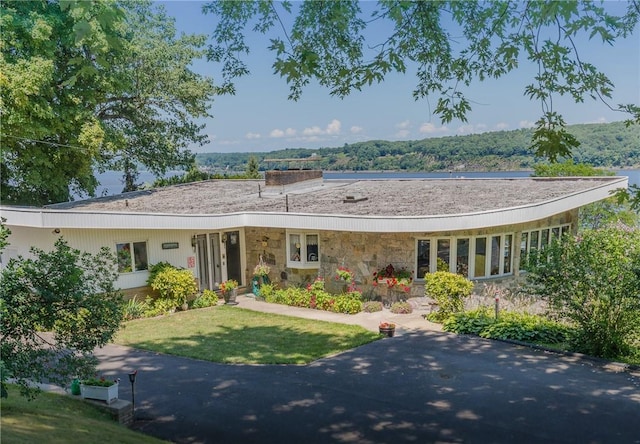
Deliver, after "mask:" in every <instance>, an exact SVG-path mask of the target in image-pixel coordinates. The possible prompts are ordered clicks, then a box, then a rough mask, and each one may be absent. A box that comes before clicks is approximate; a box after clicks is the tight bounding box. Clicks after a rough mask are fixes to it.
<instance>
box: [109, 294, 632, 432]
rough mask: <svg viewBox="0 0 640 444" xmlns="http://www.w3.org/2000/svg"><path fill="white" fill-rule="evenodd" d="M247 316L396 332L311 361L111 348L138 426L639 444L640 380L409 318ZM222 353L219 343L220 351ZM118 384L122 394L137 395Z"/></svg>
mask: <svg viewBox="0 0 640 444" xmlns="http://www.w3.org/2000/svg"><path fill="white" fill-rule="evenodd" d="M238 300H239V305H238V306H239V307H242V308H247V309H254V310H260V311H269V312H273V313H280V314H285V315H295V316H299V317H307V318H313V319H323V320H329V321H337V322H346V323H350V324H358V325H362V326H364V327H366V328H369V329H372V330H375V331H377V326H378V323H379V322H380V321H381V320H384V321H391V322H396V323H397V324H398V334H397V335H396V337H394V338H385V339H382V340H380V341H376V342H374V343H371V344H367V345H365V346H362V347H358V348H357V349H354V350H350V351H348V352H345V353H342V354H340V355H337V356H332V357H329V358H325V359H321V360H318V361H316V362H314V363H312V364H310V365H306V366H295V365H222V364H214V363H210V362H204V361H198V360H194V359H186V358H179V357H174V356H167V355H161V354H157V353H150V352H145V351H140V350H135V349H130V348H127V347H121V346H116V345H109V346H107V347H105V348H103V349H100V350H98V351H97V353H96V355H97V356H98V358H99V359H100V370H101V371H102V372H103V373H104V374H105V375H108V376H114V377H120V378H122V379H123V381H126V380H127V376H126V375H127V373H128V372H130V371H132V370H138V371H139V373H138V380H137V383H136V392H135V395H136V417H137V421H136V423H135V424H134V428H135V429H137V430H140V431H142V432H144V433H147V434H150V435H154V436H157V437H159V438H163V439H165V440H168V441H171V442H176V443H189V444H195V443H305V444H310V443H362V444H368V443H462V442H464V443H516V442H517V443H518V444H523V443H616V444H617V443H622V444H624V443H630V444H639V443H640V422H639V421H638V419H639V418H640V373H637V372H636V373H634V372H624V371H621V369H620V368H618V367H615V366H614V367H611V368H608V367H607V366H602V365H599V364H597V363H595V362H594V361H590V360H583V359H579V358H577V357H570V356H562V355H557V354H550V353H546V352H544V351H541V350H533V349H530V348H527V347H522V346H516V345H512V344H507V343H503V342H498V341H490V340H484V339H481V338H477V337H470V336H458V335H454V334H449V333H444V332H440V331H435V326H434V325H433V324H430V323H427V322H426V321H425V320H424V319H423V318H422V314H423V313H421V311H428V307H422V308H419V309H418V310H417V311H416V312H415V313H414V314H412V315H392V314H390V313H389V312H388V311H384V312H382V313H371V314H368V313H361V314H358V315H354V316H349V315H340V314H334V313H325V312H320V311H317V310H306V309H296V308H291V307H285V306H279V305H275V304H266V303H264V302H259V301H256V300H255V299H252V298H249V297H239V298H238ZM214 345H215V344H214ZM130 396H131V391H130V387H128V385H127V384H122V386H121V390H120V397H121V398H122V399H130Z"/></svg>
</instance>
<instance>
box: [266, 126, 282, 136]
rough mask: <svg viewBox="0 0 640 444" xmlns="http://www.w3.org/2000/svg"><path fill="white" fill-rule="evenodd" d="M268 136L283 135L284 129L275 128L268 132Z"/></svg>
mask: <svg viewBox="0 0 640 444" xmlns="http://www.w3.org/2000/svg"><path fill="white" fill-rule="evenodd" d="M269 137H274V138H279V137H284V131H282V130H281V129H277V128H276V129H274V130H272V131H271V132H270V133H269Z"/></svg>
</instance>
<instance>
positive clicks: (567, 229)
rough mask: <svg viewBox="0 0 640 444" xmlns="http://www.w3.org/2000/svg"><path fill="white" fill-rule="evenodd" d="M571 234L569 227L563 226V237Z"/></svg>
mask: <svg viewBox="0 0 640 444" xmlns="http://www.w3.org/2000/svg"><path fill="white" fill-rule="evenodd" d="M568 233H569V225H563V226H562V237H564V236H565V234H568Z"/></svg>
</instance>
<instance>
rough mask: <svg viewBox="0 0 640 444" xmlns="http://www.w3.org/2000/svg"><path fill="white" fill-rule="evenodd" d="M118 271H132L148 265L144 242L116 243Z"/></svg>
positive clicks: (145, 267) (140, 269)
mask: <svg viewBox="0 0 640 444" xmlns="http://www.w3.org/2000/svg"><path fill="white" fill-rule="evenodd" d="M116 254H117V256H118V272H119V273H133V272H135V271H142V270H146V269H147V268H148V266H149V260H148V259H147V243H146V242H123V243H120V244H116Z"/></svg>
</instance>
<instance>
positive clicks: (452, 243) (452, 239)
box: [415, 232, 515, 281]
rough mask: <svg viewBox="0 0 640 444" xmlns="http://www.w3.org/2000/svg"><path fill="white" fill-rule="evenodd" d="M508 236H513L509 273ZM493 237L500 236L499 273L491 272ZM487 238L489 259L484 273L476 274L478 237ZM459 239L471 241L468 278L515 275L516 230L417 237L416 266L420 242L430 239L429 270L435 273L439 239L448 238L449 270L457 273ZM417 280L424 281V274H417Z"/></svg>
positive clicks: (416, 264)
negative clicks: (506, 257) (507, 256)
mask: <svg viewBox="0 0 640 444" xmlns="http://www.w3.org/2000/svg"><path fill="white" fill-rule="evenodd" d="M507 236H511V244H510V247H511V255H510V256H509V261H510V267H509V269H510V271H509V272H508V273H505V272H504V264H505V247H506V238H507ZM493 237H500V251H499V252H498V254H499V259H500V261H499V264H498V267H499V273H498V274H493V275H492V274H491V247H492V245H491V241H492V238H493ZM478 238H485V239H487V241H486V242H487V247H486V249H487V251H486V252H485V253H486V258H487V259H488V260H486V261H485V267H484V270H483V273H482V276H475V271H476V239H478ZM459 239H467V240H468V241H469V251H468V254H469V264H468V270H467V279H471V280H477V279H493V278H499V277H504V276H512V275H513V265H514V256H515V245H514V240H515V233H514V232H506V233H491V234H480V235H473V236H472V235H460V236H433V237H425V238H418V239H416V244H415V245H416V246H415V251H416V257H415V266H416V270H417V266H418V257H417V254H418V242H420V241H426V240H428V241H429V245H430V249H429V272H430V273H434V272H435V271H437V267H438V251H437V249H438V241H439V240H447V241H449V271H450V272H451V273H456V272H457V270H456V265H457V262H458V240H459ZM416 280H418V281H424V276H416Z"/></svg>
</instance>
